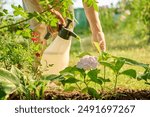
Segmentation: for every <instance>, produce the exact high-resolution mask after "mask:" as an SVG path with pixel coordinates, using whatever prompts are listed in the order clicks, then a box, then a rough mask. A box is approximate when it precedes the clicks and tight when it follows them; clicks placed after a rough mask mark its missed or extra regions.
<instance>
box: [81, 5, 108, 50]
mask: <svg viewBox="0 0 150 117" xmlns="http://www.w3.org/2000/svg"><path fill="white" fill-rule="evenodd" d="M83 6H84V10H85V14H86V16H87V19H88V22H89V24H90V28H91V32H92V36H93V41H94V42H98V43H99V46H100V48H101V50H102V51H105V50H106V42H105V36H104V33H103V31H102V27H101V23H100V20H99V14H98V12H97V11H96V10H95V9H94V8H93V6H91V7H88V5H87V4H86V3H83Z"/></svg>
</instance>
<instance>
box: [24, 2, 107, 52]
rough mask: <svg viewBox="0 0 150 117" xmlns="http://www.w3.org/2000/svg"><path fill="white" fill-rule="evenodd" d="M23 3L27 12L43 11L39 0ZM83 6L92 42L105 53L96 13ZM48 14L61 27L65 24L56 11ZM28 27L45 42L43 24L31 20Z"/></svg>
mask: <svg viewBox="0 0 150 117" xmlns="http://www.w3.org/2000/svg"><path fill="white" fill-rule="evenodd" d="M23 3H24V6H25V8H26V9H27V10H28V11H29V12H34V11H36V12H42V11H43V9H42V7H41V6H40V5H39V0H23ZM83 6H84V9H85V13H86V16H87V19H88V21H89V24H90V29H91V32H92V41H93V42H98V43H99V46H100V48H101V50H102V51H105V50H106V43H105V37H104V33H103V31H102V27H101V24H100V20H99V15H98V12H97V11H95V10H94V8H93V7H92V6H91V7H88V6H87V4H86V3H83ZM50 12H52V13H53V14H55V15H56V17H57V18H58V19H59V23H61V24H62V25H65V24H66V23H65V20H64V18H63V17H62V15H61V14H60V13H59V12H58V11H56V10H54V9H50ZM30 25H31V27H32V29H33V30H34V31H36V32H38V33H39V38H40V40H42V42H44V43H45V42H46V41H45V39H44V37H45V35H46V33H47V26H46V25H45V24H42V23H38V22H36V21H35V20H31V21H30ZM49 29H50V32H51V34H52V35H53V33H52V32H54V31H53V30H52V29H51V28H49Z"/></svg>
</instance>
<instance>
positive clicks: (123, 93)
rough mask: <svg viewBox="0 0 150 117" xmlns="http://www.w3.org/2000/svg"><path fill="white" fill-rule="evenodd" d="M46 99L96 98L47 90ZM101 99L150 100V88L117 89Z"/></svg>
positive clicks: (76, 93)
mask: <svg viewBox="0 0 150 117" xmlns="http://www.w3.org/2000/svg"><path fill="white" fill-rule="evenodd" d="M8 99H9V100H14V99H15V100H17V99H19V96H17V95H15V94H12V95H10V96H9V98H8ZM44 99H45V100H93V99H94V98H93V97H91V96H89V95H86V94H83V93H80V92H77V91H73V92H63V91H45V97H44ZM100 100H150V90H130V89H119V88H118V89H117V91H116V93H115V94H111V93H107V92H105V93H103V94H102V97H101V98H100Z"/></svg>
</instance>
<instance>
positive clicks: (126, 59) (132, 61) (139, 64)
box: [120, 57, 149, 68]
mask: <svg viewBox="0 0 150 117" xmlns="http://www.w3.org/2000/svg"><path fill="white" fill-rule="evenodd" d="M120 58H122V59H124V60H125V62H126V63H127V64H130V65H137V66H140V67H144V68H148V67H149V64H144V63H140V62H137V61H135V60H132V59H129V58H124V57H120Z"/></svg>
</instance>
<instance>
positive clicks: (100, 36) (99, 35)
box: [92, 31, 106, 51]
mask: <svg viewBox="0 0 150 117" xmlns="http://www.w3.org/2000/svg"><path fill="white" fill-rule="evenodd" d="M92 39H93V40H92V41H93V42H98V44H99V47H100V48H101V50H102V51H106V42H105V35H104V33H103V32H100V31H94V32H93V34H92Z"/></svg>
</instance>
